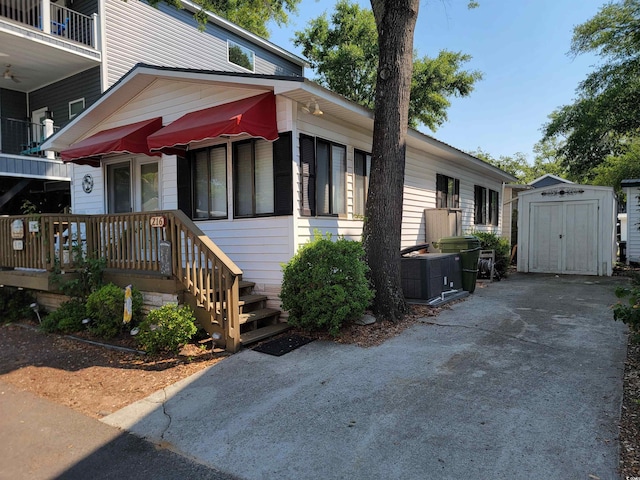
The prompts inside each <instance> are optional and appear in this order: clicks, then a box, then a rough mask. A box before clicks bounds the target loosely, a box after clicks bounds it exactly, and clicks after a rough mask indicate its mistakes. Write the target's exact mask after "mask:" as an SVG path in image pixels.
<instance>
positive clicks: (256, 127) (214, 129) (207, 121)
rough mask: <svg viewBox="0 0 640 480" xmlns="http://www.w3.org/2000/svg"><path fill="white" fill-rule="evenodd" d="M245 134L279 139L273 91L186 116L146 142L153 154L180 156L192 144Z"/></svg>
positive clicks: (271, 139) (270, 139)
mask: <svg viewBox="0 0 640 480" xmlns="http://www.w3.org/2000/svg"><path fill="white" fill-rule="evenodd" d="M242 134H246V135H250V136H251V137H257V138H264V139H265V140H269V141H274V140H277V139H278V125H277V121H276V100H275V96H274V95H273V93H272V92H267V93H263V94H261V95H256V96H254V97H249V98H244V99H242V100H238V101H235V102H229V103H225V104H222V105H217V106H215V107H210V108H205V109H204V110H198V111H196V112H191V113H187V114H186V115H183V116H182V117H180V118H178V119H177V120H175V121H174V122H172V123H170V124H169V125H167V126H166V127H164V128H162V129H160V130H158V131H157V132H155V133H154V134H152V135H149V138H148V139H147V142H148V145H149V150H150V151H152V152H154V151H162V152H165V153H178V152H180V151H184V150H186V149H187V148H188V145H189V144H190V143H191V142H200V141H203V140H208V139H213V138H217V137H221V136H226V135H228V136H235V135H242Z"/></svg>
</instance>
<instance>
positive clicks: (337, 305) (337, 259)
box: [280, 232, 374, 335]
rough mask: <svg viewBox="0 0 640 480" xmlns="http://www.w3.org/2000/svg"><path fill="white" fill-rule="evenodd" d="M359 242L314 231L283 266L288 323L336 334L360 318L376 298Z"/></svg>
mask: <svg viewBox="0 0 640 480" xmlns="http://www.w3.org/2000/svg"><path fill="white" fill-rule="evenodd" d="M368 270H369V267H368V266H367V265H366V264H365V262H364V249H363V248H362V244H361V243H360V242H354V241H351V240H345V239H344V238H339V239H338V240H337V241H335V242H333V241H332V240H331V236H330V235H329V234H327V236H326V237H323V236H322V235H320V234H319V233H318V232H315V238H314V239H313V240H312V241H310V242H308V243H306V244H305V245H303V246H302V247H301V248H300V249H299V250H298V252H297V253H296V254H295V255H294V257H293V258H292V259H291V260H290V261H289V263H287V264H286V265H284V266H283V273H284V275H283V280H282V290H281V292H280V298H281V299H282V308H283V309H284V310H287V311H288V312H289V323H291V324H292V325H294V326H297V327H301V328H305V329H308V330H327V331H328V332H329V333H331V334H332V335H337V334H338V332H339V330H340V328H341V327H342V325H343V324H344V323H345V322H349V321H353V320H356V319H357V318H360V317H361V316H362V315H363V314H364V311H365V309H366V308H367V307H368V306H369V304H370V302H371V300H372V299H373V296H374V293H373V291H372V290H371V288H370V287H369V282H368V280H367V277H366V274H367V272H368Z"/></svg>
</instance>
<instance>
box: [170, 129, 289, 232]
mask: <svg viewBox="0 0 640 480" xmlns="http://www.w3.org/2000/svg"><path fill="white" fill-rule="evenodd" d="M291 149H292V145H291V132H282V133H280V134H279V138H278V139H277V140H276V141H274V142H267V141H266V140H262V139H249V140H241V141H238V142H233V143H225V144H222V145H216V146H213V147H208V148H203V149H201V150H194V151H192V152H189V154H188V156H187V158H180V159H179V160H178V172H177V183H178V208H179V209H180V210H182V211H183V212H185V213H187V215H190V216H191V218H193V219H202V220H205V219H209V220H213V219H222V218H229V216H230V215H229V211H228V210H229V208H230V207H229V191H228V188H227V186H228V185H229V188H231V191H232V192H233V203H232V207H231V209H232V211H233V217H234V218H249V217H262V216H268V215H291V214H292V213H293V180H292V178H293V173H292V172H293V167H292V161H293V160H292V157H293V152H292V150H291ZM228 151H230V152H231V164H230V165H231V169H232V171H233V175H231V173H230V172H228V171H227V161H228Z"/></svg>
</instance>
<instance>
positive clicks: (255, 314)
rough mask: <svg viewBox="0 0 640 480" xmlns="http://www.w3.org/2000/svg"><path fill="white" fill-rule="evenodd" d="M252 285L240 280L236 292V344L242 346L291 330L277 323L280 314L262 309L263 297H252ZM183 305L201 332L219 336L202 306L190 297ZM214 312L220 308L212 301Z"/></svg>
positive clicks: (217, 328) (220, 332) (186, 296)
mask: <svg viewBox="0 0 640 480" xmlns="http://www.w3.org/2000/svg"><path fill="white" fill-rule="evenodd" d="M254 287H255V283H254V282H247V281H245V280H240V282H239V285H238V288H239V294H240V298H239V301H238V308H239V323H240V344H241V345H242V346H246V345H250V344H252V343H256V342H259V341H260V340H264V339H265V338H269V337H273V336H275V335H277V334H279V333H281V332H284V331H286V330H288V329H289V328H291V326H290V325H289V324H287V323H283V322H280V321H279V317H280V313H281V311H280V310H278V309H275V308H268V307H267V306H266V303H267V298H268V297H267V296H266V295H256V294H254V293H253V288H254ZM184 300H185V303H188V304H190V305H191V307H192V309H193V310H194V313H195V316H196V318H197V320H198V322H199V323H200V325H201V326H202V328H204V330H206V331H207V332H208V333H209V334H212V333H214V332H216V333H219V334H222V335H223V337H224V332H223V331H222V330H220V326H216V325H214V324H213V323H212V322H211V316H210V314H209V313H208V312H207V311H206V310H205V308H203V306H202V304H199V303H198V302H196V299H195V297H193V296H191V295H185V296H184ZM216 309H217V310H220V309H221V305H220V304H219V302H217V301H216Z"/></svg>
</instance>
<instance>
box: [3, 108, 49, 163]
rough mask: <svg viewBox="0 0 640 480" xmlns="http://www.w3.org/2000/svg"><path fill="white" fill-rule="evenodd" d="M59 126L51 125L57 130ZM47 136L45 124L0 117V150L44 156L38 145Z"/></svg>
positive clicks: (14, 153)
mask: <svg viewBox="0 0 640 480" xmlns="http://www.w3.org/2000/svg"><path fill="white" fill-rule="evenodd" d="M59 128H60V127H53V131H54V132H55V131H57V130H58V129H59ZM46 138H47V135H46V132H45V126H44V125H40V124H38V123H31V122H28V121H25V120H18V119H16V118H6V117H0V152H2V153H8V154H12V155H28V156H32V157H46V156H47V155H46V152H44V151H42V150H40V145H42V142H44V140H45V139H46Z"/></svg>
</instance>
